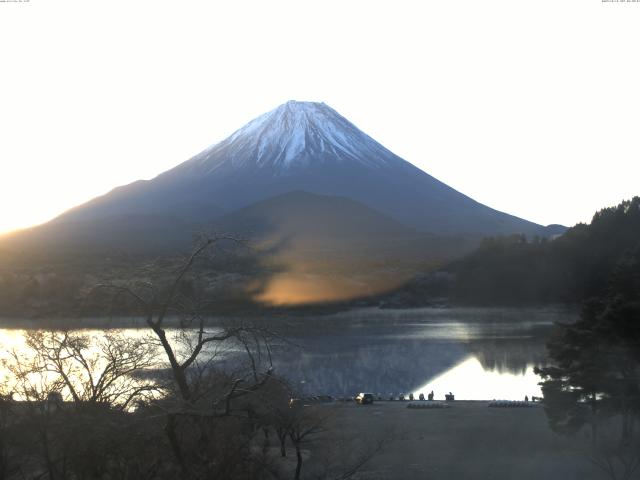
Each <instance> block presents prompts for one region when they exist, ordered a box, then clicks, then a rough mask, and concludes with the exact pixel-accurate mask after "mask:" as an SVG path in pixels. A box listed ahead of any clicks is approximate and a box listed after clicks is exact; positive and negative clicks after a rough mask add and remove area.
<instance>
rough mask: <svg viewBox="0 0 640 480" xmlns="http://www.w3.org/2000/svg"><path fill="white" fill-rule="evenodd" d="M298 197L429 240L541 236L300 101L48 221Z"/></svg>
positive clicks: (195, 215)
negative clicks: (364, 213) (349, 206)
mask: <svg viewBox="0 0 640 480" xmlns="http://www.w3.org/2000/svg"><path fill="white" fill-rule="evenodd" d="M294 191H302V192H307V193H310V194H315V195H321V196H339V197H344V198H346V199H349V200H352V201H355V202H359V203H360V204H362V205H364V206H365V207H368V208H370V209H373V210H375V211H376V212H378V213H380V214H382V215H385V216H387V217H390V218H391V219H393V220H394V221H397V222H400V224H403V225H404V226H407V227H409V228H413V229H417V230H420V231H423V232H430V233H434V234H447V235H451V234H454V235H460V234H469V235H474V236H478V235H496V234H509V233H526V234H538V235H545V231H544V230H543V227H541V226H540V225H536V224H535V223H531V222H528V221H526V220H523V219H521V218H517V217H514V216H511V215H508V214H506V213H503V212H499V211H497V210H493V209H492V208H489V207H487V206H485V205H482V204H480V203H478V202H476V201H475V200H473V199H471V198H469V197H467V196H466V195H463V194H462V193H460V192H458V191H456V190H454V189H453V188H451V187H449V186H447V185H445V184H444V183H442V182H440V181H439V180H437V179H435V178H433V177H432V176H430V175H429V174H427V173H426V172H424V171H422V170H420V169H419V168H417V167H415V166H413V165H412V164H410V163H409V162H407V161H405V160H403V159H401V158H400V157H398V156H397V155H395V154H393V153H392V152H390V151H389V150H387V149H386V148H385V147H383V146H382V145H380V144H379V143H378V142H376V141H375V140H373V139H372V138H371V137H369V136H368V135H366V134H365V133H363V132H362V131H360V130H359V129H358V128H357V127H356V126H354V125H353V124H352V123H351V122H349V121H348V120H347V119H346V118H344V117H343V116H341V115H340V114H339V113H337V112H336V111H335V110H334V109H332V108H331V107H329V106H328V105H325V104H324V103H314V102H296V101H291V102H287V103H285V104H283V105H280V106H279V107H277V108H276V109H274V110H272V111H270V112H268V113H265V114H264V115H262V116H260V117H258V118H256V119H255V120H252V121H251V122H249V123H248V124H246V125H245V126H244V127H242V128H240V129H239V130H237V131H236V132H235V133H233V134H232V135H231V136H229V137H228V138H226V139H225V140H223V141H222V142H220V143H218V144H216V145H214V146H212V147H209V148H207V149H206V150H204V151H203V152H201V153H199V154H198V155H196V156H195V157H193V158H191V159H190V160H187V161H185V162H183V163H182V164H180V165H178V166H176V167H175V168H173V169H171V170H168V171H166V172H164V173H162V174H161V175H159V176H157V177H156V178H154V179H152V180H148V181H138V182H134V183H132V184H130V185H125V186H123V187H118V188H116V189H114V190H113V191H112V192H110V193H108V194H107V195H104V196H102V197H99V198H96V199H94V200H92V201H90V202H88V203H86V204H84V205H81V206H79V207H77V208H75V209H73V210H70V211H69V212H67V213H65V214H63V215H62V216H60V217H59V218H58V219H57V220H54V222H62V221H64V222H65V224H68V223H69V222H70V221H100V219H106V218H115V217H117V216H127V218H132V216H141V215H142V216H149V215H151V216H154V218H157V217H158V216H164V217H166V216H171V217H173V218H177V219H180V220H181V221H186V222H191V224H197V225H203V224H205V225H215V222H216V221H218V220H220V219H221V218H223V216H225V215H228V214H230V213H232V212H234V211H238V210H239V209H242V208H244V207H248V206H249V205H251V204H255V203H257V202H263V201H265V200H267V199H269V198H274V197H276V196H281V195H286V194H287V193H289V192H294ZM283 198H285V199H286V200H287V201H292V202H293V201H295V200H294V199H295V198H299V197H296V196H285V197H283Z"/></svg>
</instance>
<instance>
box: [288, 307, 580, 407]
mask: <svg viewBox="0 0 640 480" xmlns="http://www.w3.org/2000/svg"><path fill="white" fill-rule="evenodd" d="M572 315H573V314H572V313H570V312H564V311H557V310H533V309H420V310H409V311H380V310H376V311H372V310H360V311H355V312H350V313H348V314H340V315H337V316H336V317H335V318H334V319H333V320H334V321H333V322H326V323H330V325H329V326H327V327H326V328H325V329H324V330H321V331H320V332H316V333H315V335H313V336H311V335H309V334H308V333H300V334H298V338H294V341H296V342H297V343H299V344H300V347H299V348H293V349H282V350H280V351H278V352H277V355H276V371H279V372H280V373H282V374H285V375H286V376H287V377H289V378H290V379H291V380H292V381H293V383H294V385H297V386H298V388H299V390H300V391H301V392H303V393H306V394H319V393H328V394H331V395H334V396H350V395H353V394H354V393H356V392H359V391H370V392H374V393H380V394H382V395H384V396H388V395H389V394H391V393H393V394H395V395H397V394H398V393H400V392H402V393H405V394H408V393H409V392H413V393H414V394H415V395H417V394H419V393H424V394H425V396H426V394H427V393H428V392H430V391H431V390H433V391H434V393H435V394H436V398H442V397H443V395H444V393H448V392H449V391H451V392H453V393H454V394H455V395H456V398H458V399H494V398H500V399H517V400H520V399H523V398H524V396H525V395H528V396H529V397H531V396H532V395H535V396H539V395H540V388H539V386H538V385H537V384H538V382H539V381H540V379H539V377H537V376H536V375H535V374H534V373H533V368H534V367H535V366H538V365H542V364H544V362H545V357H546V348H545V342H546V339H547V337H548V335H549V333H550V332H551V330H552V329H553V325H554V322H557V321H565V322H566V321H571V320H572ZM306 321H308V320H306Z"/></svg>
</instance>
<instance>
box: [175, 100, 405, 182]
mask: <svg viewBox="0 0 640 480" xmlns="http://www.w3.org/2000/svg"><path fill="white" fill-rule="evenodd" d="M344 162H356V163H359V164H361V165H363V166H367V167H371V168H383V167H388V166H389V165H390V164H392V163H394V162H403V160H401V159H400V158H399V157H397V156H395V155H394V154H393V153H391V152H390V151H389V150H387V149H386V148H384V147H383V146H382V145H380V144H379V143H378V142H376V141H375V140H373V139H372V138H371V137H369V136H368V135H366V134H365V133H363V132H362V131H360V130H359V129H358V128H357V127H356V126H355V125H353V124H352V123H351V122H349V121H348V120H347V119H346V118H344V117H343V116H342V115H340V114H339V113H338V112H336V111H335V110H334V109H333V108H331V107H329V106H328V105H326V104H325V103H317V102H299V101H295V100H290V101H288V102H287V103H284V104H282V105H280V106H279V107H277V108H275V109H273V110H271V111H270V112H267V113H265V114H264V115H261V116H259V117H258V118H256V119H254V120H252V121H251V122H249V123H248V124H247V125H245V126H244V127H242V128H240V129H239V130H237V131H236V132H235V133H233V134H232V135H231V136H230V137H228V138H227V139H226V140H223V141H222V142H220V143H218V144H217V145H214V146H212V147H210V148H208V149H207V150H205V151H204V152H202V153H201V154H199V155H197V156H196V157H195V158H193V159H192V160H191V161H190V162H188V165H184V167H185V168H188V169H190V170H192V171H193V172H197V173H199V174H207V173H210V172H213V171H215V170H217V169H219V168H220V167H223V166H227V167H230V166H233V167H235V168H238V167H249V168H255V167H257V168H260V169H268V168H271V169H273V172H272V173H274V174H287V172H288V171H289V170H290V169H296V168H304V167H308V166H310V165H311V164H318V163H321V164H330V163H338V164H339V163H344Z"/></svg>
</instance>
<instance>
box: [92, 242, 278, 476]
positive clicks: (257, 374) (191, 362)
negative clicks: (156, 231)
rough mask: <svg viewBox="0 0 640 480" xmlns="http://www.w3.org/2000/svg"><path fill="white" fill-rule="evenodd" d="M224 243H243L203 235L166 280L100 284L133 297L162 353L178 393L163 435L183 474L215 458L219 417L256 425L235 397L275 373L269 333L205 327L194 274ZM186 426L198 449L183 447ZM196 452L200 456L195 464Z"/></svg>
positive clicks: (166, 407) (205, 307)
mask: <svg viewBox="0 0 640 480" xmlns="http://www.w3.org/2000/svg"><path fill="white" fill-rule="evenodd" d="M224 242H232V243H234V244H240V243H242V242H241V240H240V239H238V238H236V237H234V236H230V235H217V236H213V237H207V238H205V239H204V240H203V241H202V242H201V243H200V245H199V246H198V247H197V248H196V249H195V250H194V251H193V253H192V254H191V255H190V256H189V257H187V258H185V259H184V261H183V262H182V263H181V265H180V266H179V267H178V268H177V270H176V272H175V275H174V277H173V278H172V279H171V280H170V281H169V282H168V283H167V284H166V285H159V284H158V283H157V282H156V283H154V282H149V281H145V282H138V283H137V284H130V283H127V284H118V285H115V284H106V285H99V286H98V287H97V289H106V290H109V291H111V292H113V293H115V294H116V295H123V296H125V297H127V298H129V299H130V300H132V301H133V302H134V303H135V304H136V305H137V307H138V308H139V310H140V311H141V312H142V314H143V316H144V321H145V323H146V325H147V326H148V327H149V329H150V330H151V332H152V333H153V336H154V338H155V341H156V342H157V345H158V346H159V349H160V351H162V352H163V354H164V357H165V360H166V363H167V364H168V367H169V371H170V373H171V377H172V380H173V385H174V387H175V389H174V390H175V395H173V396H170V397H168V398H167V399H165V401H164V402H162V403H161V407H162V408H163V411H164V412H165V414H166V427H165V432H166V435H167V439H168V441H169V444H170V445H171V448H172V450H173V453H174V456H175V458H176V460H177V461H178V463H179V464H180V465H181V467H182V469H183V471H184V472H185V474H186V473H187V472H189V471H190V470H191V467H192V466H193V465H194V464H197V463H198V462H203V463H207V462H208V463H211V462H210V461H208V460H206V458H207V457H211V456H212V455H214V456H215V453H212V451H211V448H212V446H213V445H214V444H215V442H213V440H212V438H213V437H214V434H213V433H211V432H212V431H213V430H214V426H213V422H214V421H215V419H225V420H220V421H221V422H222V423H224V424H225V425H227V427H229V428H231V427H230V425H234V423H233V422H232V421H230V420H229V418H230V417H235V418H236V419H237V420H236V421H235V422H236V424H237V423H238V422H239V423H247V424H249V425H254V424H255V418H253V417H255V415H253V414H252V409H251V408H247V404H246V403H244V404H243V403H241V402H238V400H239V399H241V398H243V397H246V396H249V395H251V394H255V393H256V392H258V391H259V390H260V389H261V388H263V386H264V385H265V384H266V383H267V382H268V380H269V379H270V378H271V377H272V364H271V346H270V343H271V341H272V339H273V338H274V334H273V333H272V332H270V331H268V330H267V329H265V328H262V327H259V326H256V325H254V324H251V323H248V322H238V321H236V322H227V323H225V324H224V325H216V326H209V325H208V324H207V321H206V315H205V312H206V311H209V310H211V307H212V305H211V302H210V300H209V299H208V298H207V295H206V292H203V289H202V288H201V286H200V285H198V283H197V281H196V279H195V278H194V276H193V275H192V274H193V270H194V268H195V267H196V263H197V262H198V261H199V260H202V261H206V260H207V258H208V255H209V253H210V250H211V249H212V248H213V247H214V246H216V245H219V244H221V243H224ZM204 290H206V289H204ZM170 317H172V320H177V321H178V323H177V325H176V324H175V323H172V322H170V321H169V318H170ZM172 327H173V328H172ZM239 354H241V355H239ZM234 358H235V359H238V358H242V359H243V360H242V361H241V362H240V363H241V366H242V368H230V367H229V364H230V363H231V362H232V360H233V359H234ZM221 361H225V362H227V363H226V366H227V369H226V371H222V370H221V369H219V368H216V367H217V366H218V364H219V363H221ZM229 370H232V371H233V373H232V374H231V375H230V374H229ZM170 400H173V401H170ZM233 428H236V427H233ZM238 428H239V427H238ZM188 429H191V430H195V431H197V432H198V435H197V436H198V438H199V441H198V444H197V445H196V446H195V447H193V448H191V447H187V446H186V445H187V444H188V442H187V443H186V444H185V439H186V438H187V437H188V436H187V435H184V434H183V433H184V432H185V430H188ZM181 432H182V433H181ZM245 447H246V442H245ZM194 455H197V456H198V457H199V458H198V459H196V460H195V461H194V460H193V457H194ZM187 457H189V458H191V460H188V458H187ZM190 473H191V475H195V474H194V473H193V472H190Z"/></svg>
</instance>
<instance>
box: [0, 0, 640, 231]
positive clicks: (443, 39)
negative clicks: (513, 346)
mask: <svg viewBox="0 0 640 480" xmlns="http://www.w3.org/2000/svg"><path fill="white" fill-rule="evenodd" d="M638 25H640V3H610V2H602V1H601V0H553V1H552V0H536V1H535V2H515V1H513V0H485V1H478V0H457V1H455V2H446V1H442V0H436V1H427V0H425V1H421V2H406V1H405V2H403V1H393V2H392V1H387V2H377V1H355V0H351V1H348V2H344V1H342V2H340V1H323V2H307V1H299V0H296V1H269V2H264V1H255V2H250V1H234V2H207V1H176V0H172V1H158V0H138V1H135V2H126V1H92V2H88V1H86V0H77V1H65V0H56V1H51V0H30V1H29V2H27V3H11V2H4V3H1V2H0V42H1V45H2V49H0V65H1V67H2V75H0V205H2V209H1V210H0V232H2V231H8V230H11V229H14V228H18V227H24V226H28V225H32V224H36V223H39V222H43V221H45V220H48V219H50V218H52V217H54V216H55V215H57V214H58V213H60V212H62V211H63V210H65V209H67V208H70V207H72V206H74V205H77V204H79V203H81V202H84V201H86V200H89V199H90V198H92V197H94V196H96V195H99V194H103V193H105V192H107V191H109V190H110V189H111V188H113V187H115V186H117V185H121V184H125V183H129V182H131V181H134V180H137V179H140V178H152V177H153V176H155V175H157V174H158V173H160V172H162V171H164V170H166V169H168V168H171V167H172V166H174V165H176V164H178V163H180V162H182V161H184V160H186V159H187V158H188V157H190V156H191V155H193V154H195V153H197V152H198V151H200V150H202V149H203V148H204V147H206V146H208V145H210V144H213V143H216V142H218V141H220V140H222V139H223V138H224V137H226V136H227V135H228V134H230V133H231V132H232V131H234V130H235V129H237V128H239V127H240V126H242V125H243V124H244V123H246V122H247V121H249V120H251V119H252V118H254V117H255V116H257V115H259V114H261V113H263V112H265V111H267V110H270V109H272V108H274V107H276V106H277V105H279V104H280V103H283V102H285V101H286V100H289V99H296V100H317V101H324V102H326V103H328V104H329V105H331V106H332V107H333V108H335V109H336V110H337V111H338V112H340V113H341V114H343V115H344V116H346V117H347V118H348V119H350V120H351V121H353V122H354V123H355V124H356V125H357V126H358V127H360V128H361V129H362V130H364V131H365V132H366V133H368V134H369V135H371V136H372V137H373V138H375V139H376V140H378V141H379V142H381V143H382V144H383V145H385V146H386V147H388V148H389V149H391V150H392V151H394V152H395V153H397V154H398V155H400V156H401V157H403V158H405V159H406V160H408V161H410V162H412V163H414V164H415V165H417V166H418V167H420V168H422V169H424V170H425V171H427V172H428V173H430V174H432V175H434V176H435V177H437V178H439V179H440V180H442V181H444V182H445V183H447V184H449V185H451V186H452V187H454V188H456V189H458V190H460V191H462V192H463V193H466V194H467V195H469V196H471V197H473V198H475V199H476V200H478V201H480V202H482V203H485V204H487V205H489V206H491V207H494V208H497V209H500V210H503V211H506V212H509V213H512V214H515V215H518V216H521V217H524V218H527V219H529V220H533V221H536V222H539V223H543V224H548V223H564V224H567V225H571V224H574V223H576V222H578V221H588V220H589V219H590V217H591V215H592V214H593V212H594V211H595V210H596V209H598V208H601V207H603V206H607V205H612V204H616V203H618V202H619V201H620V200H622V199H624V198H629V197H631V196H633V195H634V194H640V188H638V186H639V185H640V182H639V180H638V179H639V178H640V142H638V138H639V135H640V115H639V114H638V112H640V62H638V45H640V28H638Z"/></svg>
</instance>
